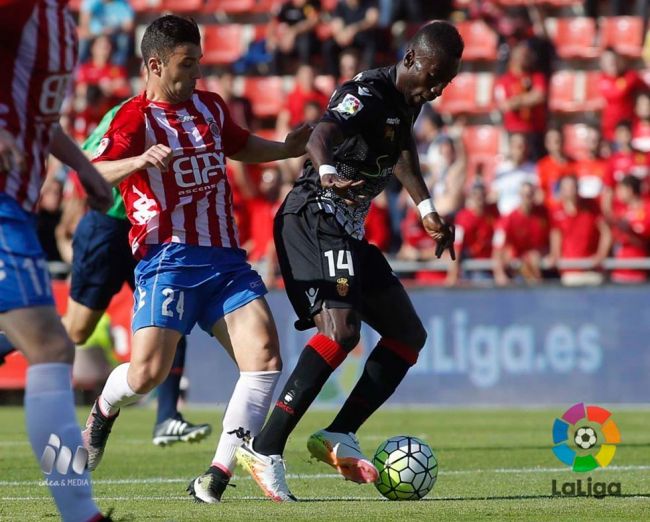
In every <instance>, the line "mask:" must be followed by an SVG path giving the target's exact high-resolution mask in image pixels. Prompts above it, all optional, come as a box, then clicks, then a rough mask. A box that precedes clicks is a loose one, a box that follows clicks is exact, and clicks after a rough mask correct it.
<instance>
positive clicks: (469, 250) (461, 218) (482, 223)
mask: <svg viewBox="0 0 650 522" xmlns="http://www.w3.org/2000/svg"><path fill="white" fill-rule="evenodd" d="M498 219H499V211H498V210H497V207H496V205H489V204H488V203H487V191H486V190H485V186H484V185H483V184H482V183H475V184H474V185H472V187H471V188H470V190H469V193H468V194H467V200H466V202H465V207H464V208H463V209H461V210H460V211H459V212H458V214H456V219H455V220H454V224H455V226H456V241H455V244H454V248H455V249H456V261H453V262H452V263H451V265H450V267H449V270H448V272H447V285H449V286H454V285H456V284H458V281H459V278H460V262H461V260H465V259H491V258H492V239H493V236H494V227H495V225H496V223H497V220H498ZM463 277H465V275H463ZM466 277H467V278H468V279H472V280H477V279H478V280H480V279H485V278H487V277H489V278H490V279H492V274H491V273H489V272H488V273H487V274H486V272H484V271H468V272H467V275H466Z"/></svg>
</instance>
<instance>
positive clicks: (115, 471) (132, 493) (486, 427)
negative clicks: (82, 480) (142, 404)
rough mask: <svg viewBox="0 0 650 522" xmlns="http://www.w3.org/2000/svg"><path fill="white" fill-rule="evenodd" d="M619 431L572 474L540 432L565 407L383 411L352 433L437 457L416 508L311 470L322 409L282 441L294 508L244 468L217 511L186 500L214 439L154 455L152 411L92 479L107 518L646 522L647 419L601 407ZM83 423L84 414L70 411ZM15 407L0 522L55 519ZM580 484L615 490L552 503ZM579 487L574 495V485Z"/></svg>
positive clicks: (125, 426) (126, 422)
mask: <svg viewBox="0 0 650 522" xmlns="http://www.w3.org/2000/svg"><path fill="white" fill-rule="evenodd" d="M611 409H612V411H613V413H614V419H615V421H616V423H617V425H618V427H619V429H620V431H621V436H622V440H623V442H622V443H621V444H620V445H619V446H618V449H617V451H616V455H615V457H614V460H613V462H612V464H611V465H610V466H609V467H607V468H605V469H600V470H597V471H596V472H592V473H583V474H578V473H573V472H571V471H568V470H567V469H565V468H564V466H563V465H562V464H561V463H560V462H559V461H558V460H556V458H555V456H554V455H553V453H552V452H551V444H552V443H551V425H552V422H553V420H554V418H555V417H556V416H559V415H561V414H562V413H563V411H564V409H563V408H561V407H558V408H556V409H545V410H532V411H531V410H500V409H499V410H497V409H483V410H470V409H454V410H451V409H450V410H435V409H434V410H427V409H417V408H413V409H404V408H400V409H385V410H382V411H381V412H379V413H378V414H376V415H375V416H374V417H373V418H372V419H371V420H370V421H369V422H368V423H367V424H366V425H365V426H364V427H363V428H362V430H361V431H360V432H359V438H360V440H361V446H362V448H363V449H364V451H365V452H366V453H367V454H368V455H369V456H372V454H373V453H374V450H375V448H376V447H377V446H378V445H379V443H380V442H381V441H382V440H384V439H386V438H388V437H390V436H393V435H400V434H409V435H415V436H417V437H420V438H423V439H424V440H426V441H428V442H429V444H430V445H431V446H432V447H433V449H434V451H435V453H436V455H437V457H438V461H439V466H440V472H439V475H438V482H437V483H436V485H435V487H434V489H433V491H432V492H431V493H430V494H429V496H428V497H427V498H426V499H424V500H421V501H413V502H389V501H385V500H383V499H382V497H381V496H380V495H379V493H378V492H377V491H376V490H375V488H374V486H372V485H364V486H361V485H357V484H353V483H350V482H345V481H343V480H342V479H341V478H339V477H338V476H336V475H335V474H334V470H332V469H331V468H329V467H328V466H326V465H324V464H321V463H315V462H310V461H309V459H308V453H307V450H306V447H305V443H306V440H307V437H308V436H309V435H310V434H311V433H312V432H313V431H315V430H317V429H319V428H322V427H324V426H326V425H327V424H328V423H329V420H330V419H331V418H332V416H333V412H328V411H314V412H309V413H308V414H307V415H306V416H305V418H304V419H303V420H302V422H301V423H300V424H299V426H298V429H297V430H296V432H295V433H294V434H293V436H292V437H291V439H290V441H289V445H288V447H287V452H286V458H287V467H288V473H289V485H290V486H291V489H292V491H293V493H294V494H295V495H296V496H297V497H298V498H299V499H300V500H301V501H302V502H300V503H297V504H274V503H272V502H270V501H268V500H265V499H263V498H262V497H261V494H260V491H259V490H258V488H257V485H256V484H255V483H254V482H252V481H251V480H250V478H249V477H248V476H246V475H245V474H244V473H243V472H240V473H238V474H237V475H236V476H235V478H234V479H233V481H232V482H233V483H234V484H236V487H235V488H228V490H227V492H226V495H225V496H224V501H223V502H222V503H221V504H218V505H206V504H196V503H194V502H192V501H191V500H190V499H189V497H188V496H187V495H186V492H185V488H186V486H187V483H188V482H189V480H190V479H191V478H192V477H194V476H196V475H198V474H199V473H200V472H202V471H203V470H204V469H205V468H206V467H207V466H208V464H209V462H210V460H211V457H212V455H213V452H214V448H215V445H216V441H217V439H218V435H219V429H217V433H213V434H212V435H211V436H210V438H209V439H207V440H206V441H203V442H202V443H200V444H194V445H188V444H177V445H175V446H172V447H169V448H164V449H161V448H157V447H155V446H153V445H152V443H151V430H152V424H153V421H154V413H153V411H151V410H149V409H146V408H137V407H136V408H127V409H125V411H123V412H122V414H121V416H120V419H119V420H118V421H117V423H116V424H115V428H114V430H113V433H112V435H111V438H110V440H109V443H108V446H107V450H106V453H105V455H104V460H103V462H102V464H101V465H100V467H99V469H98V470H97V471H95V472H94V473H93V475H92V478H93V481H94V494H95V496H96V497H97V501H98V503H99V506H100V507H101V508H102V509H103V510H107V509H109V508H114V512H113V516H114V518H115V519H116V520H167V521H199V520H228V521H234V520H245V521H257V520H291V521H292V522H293V521H299V520H347V521H356V520H382V521H393V520H403V521H406V520H459V519H464V520H478V519H480V520H485V519H488V518H491V519H493V520H504V519H511V520H572V521H573V520H599V519H603V520H604V519H607V520H623V519H627V520H643V519H645V520H648V517H649V516H650V515H649V514H650V429H648V428H649V427H650V411H649V410H636V409H635V410H632V409H618V410H617V408H616V407H613V408H611ZM78 413H79V420H80V421H81V420H82V419H85V417H86V415H87V413H88V408H83V409H79V410H78ZM184 413H185V415H186V417H187V418H188V419H189V420H191V421H193V422H211V423H212V424H213V426H215V427H218V426H219V424H220V420H221V414H220V412H217V411H210V410H195V411H191V410H190V411H185V412H184ZM26 440H27V439H26V435H25V431H24V419H23V413H22V410H21V409H20V408H13V407H3V408H0V471H1V472H2V474H1V476H0V520H2V521H5V520H6V521H14V520H16V521H18V520H20V521H24V520H55V519H56V509H55V507H54V504H53V502H52V501H51V500H50V497H49V495H48V491H47V488H46V487H45V486H43V485H41V483H40V481H41V475H40V473H39V470H38V465H37V463H36V461H35V459H34V457H33V455H32V453H31V450H30V447H29V445H28V443H27V442H26ZM588 477H591V478H592V481H593V482H594V483H595V482H608V483H611V482H620V484H621V496H619V497H606V498H602V499H596V498H585V497H579V498H576V497H573V498H571V497H558V496H552V485H551V484H552V481H553V480H556V483H557V484H558V487H560V485H561V484H562V483H565V482H575V481H576V479H582V481H583V483H585V482H586V481H587V479H588ZM583 489H584V488H583Z"/></svg>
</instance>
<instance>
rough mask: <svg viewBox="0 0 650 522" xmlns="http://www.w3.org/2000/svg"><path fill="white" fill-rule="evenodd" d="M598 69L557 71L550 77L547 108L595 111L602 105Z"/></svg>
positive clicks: (554, 110) (569, 110) (557, 110)
mask: <svg viewBox="0 0 650 522" xmlns="http://www.w3.org/2000/svg"><path fill="white" fill-rule="evenodd" d="M599 75H600V73H599V72H598V71H590V72H587V71H575V72H574V71H558V72H556V73H555V74H554V75H553V76H552V77H551V86H550V92H549V108H550V109H551V111H553V112H582V111H597V110H600V109H601V108H602V106H603V99H602V98H601V96H600V93H599V91H598V78H599Z"/></svg>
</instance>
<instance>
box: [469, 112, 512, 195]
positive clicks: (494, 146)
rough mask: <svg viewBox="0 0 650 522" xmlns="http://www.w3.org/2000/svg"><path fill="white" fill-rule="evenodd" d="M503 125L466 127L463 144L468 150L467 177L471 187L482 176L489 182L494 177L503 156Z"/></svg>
mask: <svg viewBox="0 0 650 522" xmlns="http://www.w3.org/2000/svg"><path fill="white" fill-rule="evenodd" d="M502 134H503V130H502V128H501V127H495V126H492V125H475V126H470V127H466V128H465V130H464V132H463V145H464V146H465V151H466V152H467V179H466V182H465V186H466V187H469V186H471V185H472V183H474V181H476V180H477V177H479V176H480V177H481V178H482V180H483V181H484V182H485V183H487V184H489V183H491V182H492V180H493V179H494V171H495V169H496V166H497V164H498V163H499V161H500V159H501V156H500V154H499V152H500V149H501V137H502Z"/></svg>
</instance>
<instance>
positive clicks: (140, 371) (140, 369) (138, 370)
mask: <svg viewBox="0 0 650 522" xmlns="http://www.w3.org/2000/svg"><path fill="white" fill-rule="evenodd" d="M166 377H167V374H166V373H165V372H164V371H163V370H162V368H156V367H154V366H153V365H149V364H140V365H138V366H134V365H133V364H131V365H130V367H129V386H130V387H131V389H132V390H133V391H134V392H135V393H138V394H144V393H149V392H150V391H151V390H153V389H154V388H155V387H156V386H158V385H159V384H160V383H161V382H162V381H164V380H165V378H166Z"/></svg>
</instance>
